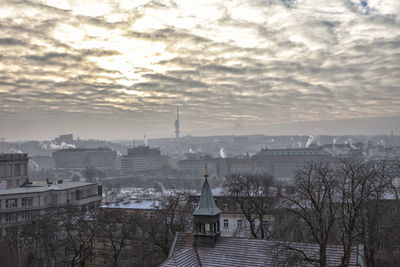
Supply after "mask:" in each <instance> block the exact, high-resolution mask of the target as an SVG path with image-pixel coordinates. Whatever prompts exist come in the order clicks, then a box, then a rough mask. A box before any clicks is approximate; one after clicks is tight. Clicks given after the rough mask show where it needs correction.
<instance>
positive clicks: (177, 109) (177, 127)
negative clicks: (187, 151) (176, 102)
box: [175, 106, 179, 139]
mask: <svg viewBox="0 0 400 267" xmlns="http://www.w3.org/2000/svg"><path fill="white" fill-rule="evenodd" d="M175 137H176V139H178V138H179V107H178V106H177V107H176V120H175Z"/></svg>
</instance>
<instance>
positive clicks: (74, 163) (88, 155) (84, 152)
mask: <svg viewBox="0 0 400 267" xmlns="http://www.w3.org/2000/svg"><path fill="white" fill-rule="evenodd" d="M115 158H116V152H115V151H113V150H111V149H109V148H107V147H99V148H68V149H61V150H58V151H56V152H53V159H54V161H55V164H56V168H57V169H84V168H86V167H93V168H96V169H105V168H112V167H114V164H115Z"/></svg>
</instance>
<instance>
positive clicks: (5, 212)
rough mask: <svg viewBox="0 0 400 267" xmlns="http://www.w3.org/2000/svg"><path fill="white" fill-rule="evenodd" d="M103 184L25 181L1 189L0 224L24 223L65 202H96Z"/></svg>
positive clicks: (73, 204) (97, 202)
mask: <svg viewBox="0 0 400 267" xmlns="http://www.w3.org/2000/svg"><path fill="white" fill-rule="evenodd" d="M101 200H102V186H100V185H98V184H96V183H84V182H62V181H59V182H58V183H50V182H46V181H45V182H27V183H25V184H23V185H22V186H21V187H18V188H12V189H6V190H0V225H1V226H3V227H7V226H12V225H16V224H24V223H27V222H30V221H34V220H35V218H37V217H39V216H42V215H45V214H46V213H47V212H49V211H52V210H54V209H57V208H59V207H65V206H67V205H70V206H74V207H78V208H86V207H89V206H96V205H97V206H99V204H100V203H101Z"/></svg>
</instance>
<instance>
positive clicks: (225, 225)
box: [224, 220, 229, 229]
mask: <svg viewBox="0 0 400 267" xmlns="http://www.w3.org/2000/svg"><path fill="white" fill-rule="evenodd" d="M224 228H225V229H228V228H229V221H228V220H224Z"/></svg>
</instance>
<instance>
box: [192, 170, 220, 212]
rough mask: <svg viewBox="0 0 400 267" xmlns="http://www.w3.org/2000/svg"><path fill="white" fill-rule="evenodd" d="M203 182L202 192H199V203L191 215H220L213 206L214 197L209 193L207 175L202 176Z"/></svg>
mask: <svg viewBox="0 0 400 267" xmlns="http://www.w3.org/2000/svg"><path fill="white" fill-rule="evenodd" d="M204 177H205V180H204V184H203V190H201V196H200V203H199V205H198V206H197V208H196V210H195V211H194V212H193V215H201V216H214V215H217V214H219V213H221V210H220V209H219V208H218V207H217V205H215V202H214V197H213V195H212V193H211V187H210V185H209V184H208V181H207V175H204Z"/></svg>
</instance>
